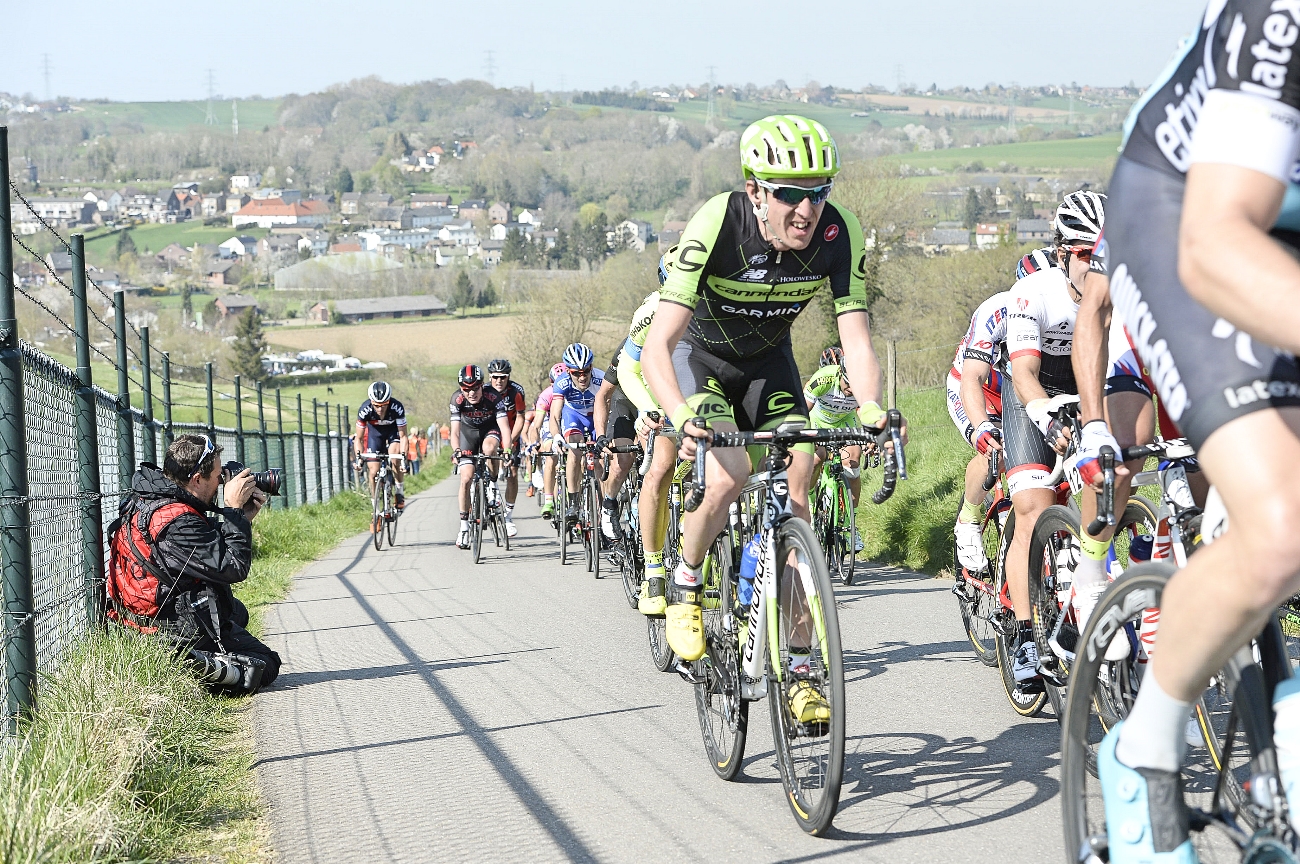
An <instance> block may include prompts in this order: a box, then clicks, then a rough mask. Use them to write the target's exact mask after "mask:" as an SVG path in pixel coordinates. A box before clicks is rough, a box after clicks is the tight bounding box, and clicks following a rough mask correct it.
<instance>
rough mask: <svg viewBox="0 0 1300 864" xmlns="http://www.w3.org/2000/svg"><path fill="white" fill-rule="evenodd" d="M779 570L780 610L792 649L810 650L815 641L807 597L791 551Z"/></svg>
mask: <svg viewBox="0 0 1300 864" xmlns="http://www.w3.org/2000/svg"><path fill="white" fill-rule="evenodd" d="M780 563H782V564H783V565H784V566H783V567H782V568H781V577H780V578H781V608H782V609H783V610H785V616H784V617H785V621H784V622H783V623H784V624H785V626H786V628H787V633H788V634H789V637H788V638H789V644H790V645H791V646H792V647H798V648H810V647H812V644H813V641H814V639H815V634H816V631H815V630H814V629H813V620H812V615H811V614H810V613H809V610H808V595H807V594H806V593H805V592H804V588H803V578H802V577H801V576H800V575H799V568H798V564H799V562H798V560H797V558H796V556H795V553H794V552H793V551H791V552H790V553H789V555H788V556H787V557H786V560H785V561H784V562H780Z"/></svg>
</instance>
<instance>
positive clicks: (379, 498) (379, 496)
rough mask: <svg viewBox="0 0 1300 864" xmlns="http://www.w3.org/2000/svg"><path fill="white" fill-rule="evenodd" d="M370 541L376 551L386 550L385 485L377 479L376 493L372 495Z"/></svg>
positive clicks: (373, 492)
mask: <svg viewBox="0 0 1300 864" xmlns="http://www.w3.org/2000/svg"><path fill="white" fill-rule="evenodd" d="M370 503H371V511H370V535H371V537H370V539H371V540H373V541H374V543H375V551H376V552H379V551H381V550H382V549H383V548H384V484H383V482H382V481H381V480H380V478H378V477H376V478H375V488H374V491H372V492H371V493H370Z"/></svg>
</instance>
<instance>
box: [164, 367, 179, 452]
mask: <svg viewBox="0 0 1300 864" xmlns="http://www.w3.org/2000/svg"><path fill="white" fill-rule="evenodd" d="M162 379H163V450H164V451H165V450H166V449H167V448H168V447H170V446H172V441H173V440H175V438H176V435H175V433H174V432H172V358H171V355H170V354H168V353H167V352H166V351H164V352H162Z"/></svg>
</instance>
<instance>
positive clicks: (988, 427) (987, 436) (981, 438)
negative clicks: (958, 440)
mask: <svg viewBox="0 0 1300 864" xmlns="http://www.w3.org/2000/svg"><path fill="white" fill-rule="evenodd" d="M970 443H971V445H972V446H973V447H974V448H975V449H976V450H978V451H979V453H980V455H981V456H988V455H989V454H990V453H991V452H993V451H994V450H1001V449H1002V431H1001V430H1000V429H998V426H997V424H996V423H994V422H993V421H992V420H985V421H984V422H983V423H981V424H980V425H979V426H976V427H975V430H974V431H973V432H971V436H970Z"/></svg>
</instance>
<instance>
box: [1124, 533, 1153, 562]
mask: <svg viewBox="0 0 1300 864" xmlns="http://www.w3.org/2000/svg"><path fill="white" fill-rule="evenodd" d="M1155 542H1156V538H1154V537H1152V536H1151V535H1150V534H1139V535H1137V536H1136V537H1134V538H1133V539H1132V540H1131V541H1129V544H1128V563H1129V566H1132V565H1134V564H1145V563H1146V562H1148V561H1150V560H1151V550H1152V549H1153V548H1154V546H1155Z"/></svg>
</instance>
